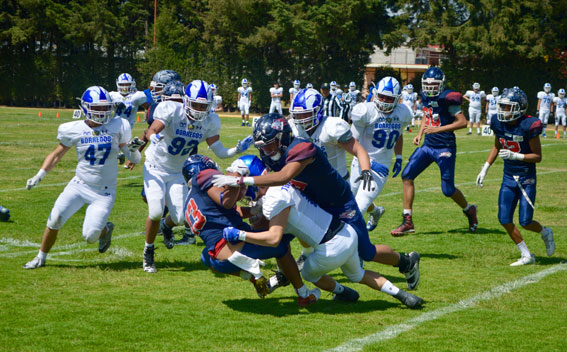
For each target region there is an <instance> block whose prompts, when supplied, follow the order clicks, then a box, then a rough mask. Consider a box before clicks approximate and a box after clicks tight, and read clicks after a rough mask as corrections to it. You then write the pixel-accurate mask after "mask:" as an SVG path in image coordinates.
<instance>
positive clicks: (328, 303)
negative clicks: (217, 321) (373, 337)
mask: <svg viewBox="0 0 567 352" xmlns="http://www.w3.org/2000/svg"><path fill="white" fill-rule="evenodd" d="M326 295H327V293H323V294H322V297H321V299H320V300H319V301H317V303H315V304H314V305H312V306H310V307H308V308H299V307H298V306H297V298H296V297H295V296H294V297H279V298H265V299H259V298H258V299H251V298H243V299H231V300H224V301H223V303H224V304H225V305H226V306H228V307H229V308H231V309H233V310H235V311H239V312H246V313H253V314H260V315H271V316H274V317H285V316H288V315H298V314H307V313H308V312H310V313H323V314H332V315H336V314H352V313H366V312H372V311H384V310H387V309H390V308H393V307H400V308H405V307H404V306H403V305H402V304H401V303H399V304H398V303H394V302H388V301H382V300H372V301H358V302H357V303H345V302H335V301H333V300H332V298H331V296H330V294H329V298H326V297H325V296H326Z"/></svg>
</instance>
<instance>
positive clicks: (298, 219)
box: [223, 184, 423, 308]
mask: <svg viewBox="0 0 567 352" xmlns="http://www.w3.org/2000/svg"><path fill="white" fill-rule="evenodd" d="M262 212H263V215H264V216H265V217H266V219H268V220H269V229H268V230H267V231H263V232H251V231H249V230H245V229H241V228H240V227H225V228H224V230H223V237H224V239H225V240H227V241H236V240H240V241H245V242H246V243H251V244H255V245H261V246H276V245H278V244H280V243H281V241H282V239H284V232H285V233H286V234H287V233H291V234H292V235H294V236H296V237H297V238H298V239H299V240H300V241H302V242H304V243H307V244H309V245H310V246H311V247H312V248H314V251H313V252H312V253H311V254H309V255H308V256H307V258H306V259H305V263H304V265H303V269H302V270H301V275H302V276H303V278H304V279H305V280H307V281H309V282H312V283H314V284H315V285H316V286H317V287H319V288H320V289H323V290H326V291H328V292H331V293H333V294H334V296H333V300H339V301H345V302H356V301H358V298H359V294H358V292H356V291H355V290H353V289H351V288H349V287H345V286H343V285H341V284H339V283H338V282H337V281H336V280H334V279H333V278H332V277H330V276H329V275H327V273H329V272H331V271H332V270H335V269H337V268H339V267H340V268H341V270H342V272H343V274H344V275H345V276H346V277H347V278H348V279H349V280H350V281H352V282H360V283H361V284H365V285H367V286H368V287H370V288H373V289H375V290H379V291H382V292H384V293H386V294H389V295H391V296H393V297H395V298H396V299H398V300H399V301H401V302H402V303H403V304H405V305H406V306H408V307H410V308H418V307H420V306H421V305H422V304H423V300H422V299H421V298H419V297H417V296H415V295H412V294H411V293H408V292H405V291H403V290H401V289H399V288H398V287H396V286H395V285H393V284H392V283H391V282H390V281H389V280H387V279H386V278H385V277H383V276H381V275H380V274H378V273H376V272H373V271H370V270H363V269H362V268H361V266H360V259H359V257H358V252H357V243H358V241H357V235H356V230H355V229H354V228H353V227H352V226H350V225H349V224H346V223H344V222H343V221H341V220H340V219H339V218H338V216H333V215H331V214H329V213H328V212H326V211H324V210H323V209H321V208H320V207H319V206H317V205H316V204H314V203H313V202H312V201H311V200H310V199H308V198H307V197H306V196H305V195H304V194H302V193H301V192H300V191H298V190H297V189H295V188H293V187H292V186H291V185H290V184H287V185H284V186H281V187H280V186H276V187H270V188H269V189H268V191H267V193H266V195H264V197H263V204H262Z"/></svg>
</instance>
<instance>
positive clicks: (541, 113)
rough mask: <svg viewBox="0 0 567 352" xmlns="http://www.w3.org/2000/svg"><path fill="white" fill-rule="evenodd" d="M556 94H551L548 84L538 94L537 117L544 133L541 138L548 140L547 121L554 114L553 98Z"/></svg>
mask: <svg viewBox="0 0 567 352" xmlns="http://www.w3.org/2000/svg"><path fill="white" fill-rule="evenodd" d="M554 97H555V94H553V93H552V92H551V84H549V83H546V84H544V85H543V91H539V92H538V93H537V115H538V117H539V120H540V121H541V123H542V125H543V132H542V134H541V136H542V137H543V138H547V136H546V134H545V129H546V128H547V120H548V119H549V114H550V113H552V112H553V98H554Z"/></svg>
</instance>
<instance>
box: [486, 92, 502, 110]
mask: <svg viewBox="0 0 567 352" xmlns="http://www.w3.org/2000/svg"><path fill="white" fill-rule="evenodd" d="M499 97H500V96H499V95H492V94H488V95H487V96H486V101H487V102H488V114H489V115H494V114H496V112H497V110H498V98H499Z"/></svg>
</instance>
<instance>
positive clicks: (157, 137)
mask: <svg viewBox="0 0 567 352" xmlns="http://www.w3.org/2000/svg"><path fill="white" fill-rule="evenodd" d="M162 139H163V136H162V135H161V134H159V133H156V134H152V135H151V136H150V142H152V144H158V143H159V141H161V140H162Z"/></svg>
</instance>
